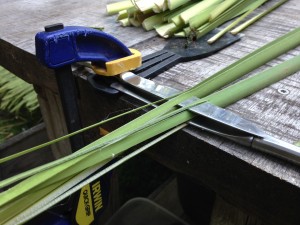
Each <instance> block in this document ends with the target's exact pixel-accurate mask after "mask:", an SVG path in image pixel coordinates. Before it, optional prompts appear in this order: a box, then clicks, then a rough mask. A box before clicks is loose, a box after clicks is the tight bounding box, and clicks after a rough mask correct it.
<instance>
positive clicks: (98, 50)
mask: <svg viewBox="0 0 300 225" xmlns="http://www.w3.org/2000/svg"><path fill="white" fill-rule="evenodd" d="M35 47H36V56H37V58H38V59H39V61H40V62H41V63H42V64H44V65H46V66H47V67H50V68H59V67H62V66H65V65H69V64H72V63H74V62H80V61H91V62H97V66H99V65H104V67H105V64H106V63H107V62H111V61H114V60H118V59H120V58H124V57H128V56H131V55H132V51H131V50H130V49H128V48H127V47H126V46H125V45H124V44H123V43H122V42H120V41H119V40H118V39H116V38H114V37H113V36H111V35H109V34H106V33H104V32H102V31H99V30H96V29H92V28H87V27H80V26H67V27H64V26H63V25H62V24H55V25H51V26H48V27H45V31H43V32H39V33H37V34H36V36H35Z"/></svg>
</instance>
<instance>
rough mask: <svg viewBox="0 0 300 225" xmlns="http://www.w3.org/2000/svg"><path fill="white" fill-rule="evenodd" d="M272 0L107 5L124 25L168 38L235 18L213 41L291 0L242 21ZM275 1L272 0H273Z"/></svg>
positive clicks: (135, 0)
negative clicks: (140, 28)
mask: <svg viewBox="0 0 300 225" xmlns="http://www.w3.org/2000/svg"><path fill="white" fill-rule="evenodd" d="M268 1H269V0H198V1H192V0H125V1H120V2H117V3H112V4H108V5H107V13H108V14H109V15H112V14H118V17H117V20H118V21H119V22H120V24H121V25H122V26H137V27H138V26H142V27H143V28H144V29H145V30H147V31H149V30H153V29H154V30H156V32H157V33H158V34H159V35H160V36H161V37H164V38H168V37H171V36H177V37H190V38H191V37H192V38H193V39H194V38H195V37H196V38H199V37H202V36H203V35H205V34H207V33H208V32H210V31H211V30H213V29H215V28H217V27H219V26H220V25H222V24H224V23H225V22H227V21H230V20H232V19H234V18H237V19H235V21H233V22H232V23H230V24H229V25H228V26H227V27H226V28H224V29H223V30H222V31H220V33H218V34H216V35H215V36H214V37H213V38H211V39H210V40H209V43H213V42H214V41H216V40H217V39H218V38H220V37H221V36H222V35H223V34H225V33H226V32H227V31H229V30H231V33H232V34H237V33H239V32H240V31H241V30H243V29H245V28H246V27H247V26H249V25H250V24H252V23H254V22H255V21H257V20H258V19H260V18H261V17H263V16H265V15H266V14H268V13H269V12H270V11H272V10H273V9H275V8H277V7H278V6H280V5H281V4H283V3H285V2H286V1H288V0H281V1H278V2H276V1H275V3H273V4H271V6H270V7H269V8H268V9H267V10H265V11H263V12H261V13H259V14H258V15H256V16H255V17H252V18H251V19H250V20H248V21H246V22H244V23H242V24H240V25H239V26H238V27H236V28H235V29H233V30H232V28H234V27H235V26H236V25H238V24H239V23H240V22H241V21H242V20H244V19H245V18H246V17H248V15H249V14H251V13H252V12H253V11H255V10H256V9H257V8H258V7H260V6H261V5H262V4H264V3H266V2H268ZM271 2H272V1H271Z"/></svg>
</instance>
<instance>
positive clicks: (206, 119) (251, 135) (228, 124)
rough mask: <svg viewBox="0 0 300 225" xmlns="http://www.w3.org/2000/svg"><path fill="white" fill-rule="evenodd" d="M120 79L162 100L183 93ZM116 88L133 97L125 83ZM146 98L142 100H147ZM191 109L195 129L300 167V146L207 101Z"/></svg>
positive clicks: (132, 77) (127, 77) (145, 81)
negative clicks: (267, 132)
mask: <svg viewBox="0 0 300 225" xmlns="http://www.w3.org/2000/svg"><path fill="white" fill-rule="evenodd" d="M120 79H121V80H122V81H123V82H124V83H126V84H127V85H130V86H132V87H134V88H137V89H138V90H140V91H142V92H144V93H147V94H148V95H152V96H155V97H158V98H168V97H172V96H174V95H176V94H179V93H180V91H178V90H176V89H174V88H171V87H167V86H163V85H160V84H156V83H155V82H154V81H151V80H148V79H145V78H143V77H140V76H137V75H135V74H134V73H131V72H126V73H123V74H121V75H120ZM112 86H113V87H114V88H116V89H118V90H120V91H124V92H125V93H126V94H129V95H131V94H130V91H129V90H128V89H126V87H125V88H124V86H122V84H118V83H115V84H113V85H112ZM133 97H138V95H136V94H135V96H133ZM139 99H140V98H139ZM143 99H144V98H141V99H140V100H141V101H143ZM198 100H199V99H198V98H196V97H192V98H190V99H188V100H186V101H184V102H182V103H180V104H179V106H181V107H184V106H188V105H190V104H191V103H193V102H195V101H198ZM188 110H190V111H191V112H193V113H196V114H197V115H198V117H197V118H196V119H194V120H192V121H191V122H190V124H191V125H193V126H195V127H199V128H201V129H203V130H206V131H209V132H211V133H214V134H216V135H218V136H221V137H224V138H227V139H230V140H232V141H234V142H236V143H239V144H242V145H244V146H247V147H251V148H253V149H257V150H260V151H263V152H266V153H268V154H271V155H274V156H277V157H280V158H282V159H285V160H288V161H290V162H292V163H295V164H297V165H300V148H299V147H297V146H295V145H292V144H289V143H287V142H284V141H281V140H279V139H276V138H274V137H271V136H270V135H268V134H266V133H265V132H264V131H263V130H262V129H260V128H258V127H257V126H256V125H255V124H254V123H252V122H250V121H248V120H246V119H244V118H242V117H240V116H239V115H237V114H235V113H233V112H231V111H228V110H225V109H223V108H220V107H218V106H215V105H212V104H210V103H207V102H205V103H202V104H200V105H197V106H194V107H191V108H189V109H188Z"/></svg>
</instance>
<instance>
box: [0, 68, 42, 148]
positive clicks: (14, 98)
mask: <svg viewBox="0 0 300 225" xmlns="http://www.w3.org/2000/svg"><path fill="white" fill-rule="evenodd" d="M40 120H41V115H40V111H39V104H38V100H37V95H36V93H35V91H34V89H33V86H32V85H31V84H28V83H26V82H25V81H23V80H21V79H20V78H18V77H17V76H15V75H14V74H12V73H10V72H9V71H7V70H6V69H4V68H3V67H1V66H0V143H2V142H4V141H5V140H6V139H7V138H9V137H12V136H14V135H16V134H18V133H20V132H22V131H23V130H26V129H28V128H29V127H31V126H32V125H35V124H36V123H38V122H40Z"/></svg>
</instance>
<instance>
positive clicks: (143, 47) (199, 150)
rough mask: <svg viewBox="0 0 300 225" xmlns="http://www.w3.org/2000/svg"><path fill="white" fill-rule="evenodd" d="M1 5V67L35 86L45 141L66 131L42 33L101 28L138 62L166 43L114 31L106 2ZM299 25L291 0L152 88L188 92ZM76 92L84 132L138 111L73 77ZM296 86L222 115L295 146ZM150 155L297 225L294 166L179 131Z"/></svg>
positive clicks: (266, 217) (289, 83)
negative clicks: (44, 60) (40, 54)
mask: <svg viewBox="0 0 300 225" xmlns="http://www.w3.org/2000/svg"><path fill="white" fill-rule="evenodd" d="M0 2H1V8H0V18H1V23H0V65H1V66H3V67H5V68H7V69H8V70H10V71H11V72H13V73H15V74H16V75H17V76H19V77H21V78H22V79H24V80H25V81H28V82H30V83H32V84H34V86H35V89H36V91H37V92H38V95H39V101H40V104H41V110H42V113H43V117H44V120H45V123H46V126H47V131H48V134H49V137H50V138H54V137H59V136H61V135H62V134H64V133H66V128H65V125H64V124H65V123H64V117H63V112H62V107H61V102H60V98H59V94H58V89H57V84H56V80H55V76H54V72H53V71H52V70H50V69H47V68H45V67H43V66H42V65H41V64H39V63H38V62H37V60H36V58H35V47H34V36H35V34H36V33H37V32H39V31H42V30H43V27H44V26H46V25H49V24H54V23H58V22H62V23H64V25H80V26H93V27H102V26H103V27H104V31H105V32H107V33H109V34H112V35H114V36H115V37H117V38H118V39H120V40H121V41H122V42H123V43H125V45H127V46H133V47H135V48H137V49H139V50H140V51H141V52H142V54H143V55H147V54H149V53H152V52H154V51H157V50H159V49H161V48H162V47H163V46H164V45H165V43H166V41H165V40H163V39H161V38H158V37H156V34H155V33H154V32H144V31H142V30H141V29H140V28H132V27H131V28H123V27H120V26H119V25H118V24H117V23H115V17H114V16H106V15H105V5H106V4H107V3H108V2H109V1H89V2H88V3H86V2H84V1H74V0H67V1H55V0H49V1H31V0H27V1H17V0H12V1H4V0H1V1H0ZM271 2H274V1H271ZM299 25H300V1H298V0H290V1H288V2H287V3H286V4H284V5H283V6H282V7H280V8H279V9H277V10H276V11H274V12H272V13H271V14H270V15H268V16H266V17H265V18H263V19H262V20H260V21H259V22H257V23H256V24H255V25H253V26H251V27H250V28H248V29H247V30H245V32H244V36H243V38H242V40H241V41H240V42H238V43H236V44H234V45H233V46H230V47H229V48H227V49H225V50H222V51H221V52H219V53H217V54H215V55H213V56H211V57H208V58H205V59H202V60H198V61H193V62H187V63H182V64H180V65H177V66H175V67H173V68H171V69H170V70H168V71H166V72H164V73H162V74H161V75H159V76H158V77H157V78H155V81H157V82H159V83H162V84H164V85H169V86H173V87H177V88H178V89H182V90H183V89H186V88H188V87H191V86H194V85H195V84H197V83H198V82H200V81H201V80H203V79H204V78H207V77H209V76H210V75H212V74H214V73H215V72H217V71H218V70H220V69H222V68H224V67H225V66H227V65H230V64H231V63H233V62H235V61H236V60H238V59H239V58H241V57H243V56H245V55H246V54H248V53H250V52H252V51H253V50H255V49H257V48H259V47H261V46H263V45H264V44H266V43H268V42H270V41H272V40H274V39H276V38H278V37H280V36H281V35H283V34H286V33H287V32H289V31H291V30H292V29H293V28H296V27H298V26H299ZM299 51H300V48H296V49H294V50H293V51H290V52H289V53H288V54H285V55H283V56H280V57H279V58H278V59H276V60H273V61H271V62H269V63H268V64H266V65H265V66H263V67H262V68H260V69H258V70H257V71H260V70H262V69H265V68H269V67H271V66H273V65H275V64H277V63H279V62H282V61H284V60H287V59H289V58H291V56H293V55H297V54H299ZM257 71H256V72H257ZM78 86H79V98H78V100H79V104H80V108H81V119H82V122H83V124H84V125H88V124H92V123H94V122H96V121H99V120H102V119H104V118H106V117H107V116H110V115H112V114H114V113H118V112H120V111H122V110H124V109H128V108H132V107H133V106H136V105H138V104H140V103H139V102H137V101H134V100H133V99H130V98H126V97H123V96H118V97H108V96H104V95H101V94H99V93H96V92H95V91H94V90H92V89H91V87H90V86H89V85H88V84H87V83H86V82H85V81H84V80H83V79H81V78H78ZM299 87H300V73H297V74H294V75H292V76H290V77H288V78H286V79H284V80H282V81H280V82H278V83H276V84H274V85H272V86H270V87H268V88H265V89H264V90H262V91H259V92H257V93H255V94H254V95H251V96H250V97H248V98H246V99H243V100H241V101H239V102H237V103H235V104H233V105H231V106H229V107H228V109H229V110H232V111H234V112H236V113H238V114H240V115H241V116H243V117H244V118H247V119H249V120H251V121H253V122H255V123H256V124H258V125H260V127H262V128H264V129H265V130H266V131H267V132H268V133H269V134H271V135H272V136H274V137H276V138H280V139H282V140H284V141H287V142H289V143H294V142H296V141H298V140H300V120H299V117H300V100H299V98H300V89H299ZM282 90H285V91H283V92H282ZM129 119H131V118H126V120H129ZM124 122H126V121H125V120H122V121H116V122H115V123H113V124H109V125H107V126H106V127H105V128H106V129H108V130H112V129H114V128H115V127H117V126H118V125H120V124H122V123H124ZM85 138H86V140H94V139H95V138H97V135H96V132H89V133H86V134H85ZM53 151H54V154H55V156H56V157H61V156H62V155H65V154H68V153H69V152H70V150H69V148H68V143H62V144H59V145H57V146H56V147H55V148H54V150H53ZM149 154H150V155H151V156H152V157H153V158H155V159H156V160H158V161H159V162H161V163H162V164H164V165H165V166H167V167H169V168H171V169H173V170H174V171H176V172H179V173H182V174H185V175H188V176H190V177H192V178H193V179H195V180H198V181H200V182H201V183H203V184H205V185H206V186H207V187H209V188H211V189H212V190H214V191H216V192H217V193H218V195H220V196H222V197H223V198H225V199H226V200H227V201H229V202H231V203H232V204H234V205H236V206H238V207H239V208H241V209H243V210H246V211H247V212H249V213H251V214H253V215H256V216H258V217H259V218H261V219H262V220H263V221H266V222H267V223H270V224H294V225H298V224H300V214H299V212H300V204H299V202H300V169H299V167H297V166H294V165H292V164H290V163H287V162H285V161H283V160H280V159H277V158H274V157H272V156H269V155H266V154H263V153H260V152H257V151H254V150H252V149H248V148H245V147H241V146H239V145H237V144H234V143H232V142H230V141H226V140H224V139H222V138H219V137H216V136H214V135H212V134H209V133H206V132H203V131H200V130H196V129H193V128H187V129H185V130H184V131H181V132H178V133H177V134H176V135H174V136H172V137H171V138H168V139H167V140H165V141H163V142H162V143H160V144H159V145H158V146H157V147H156V148H153V149H151V150H150V151H149Z"/></svg>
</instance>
